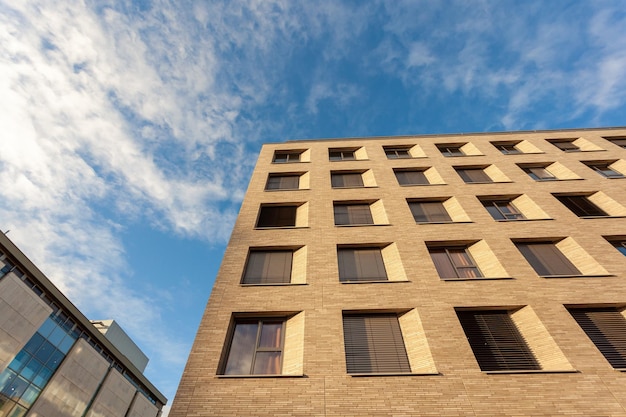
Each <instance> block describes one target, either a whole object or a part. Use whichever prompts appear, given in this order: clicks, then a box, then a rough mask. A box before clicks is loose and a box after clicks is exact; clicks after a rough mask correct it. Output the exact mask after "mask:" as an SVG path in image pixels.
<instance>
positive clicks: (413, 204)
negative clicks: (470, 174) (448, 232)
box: [407, 199, 454, 224]
mask: <svg viewBox="0 0 626 417" xmlns="http://www.w3.org/2000/svg"><path fill="white" fill-rule="evenodd" d="M444 203H445V200H441V199H427V200H423V199H419V200H411V199H409V200H407V204H408V205H409V210H410V211H411V214H412V215H413V220H415V223H418V224H427V223H454V220H453V219H452V217H451V216H450V213H449V212H448V210H446V207H445V206H444ZM424 204H425V205H433V204H437V205H438V206H440V210H439V209H438V210H424V209H423V207H422V205H424ZM418 207H419V211H420V212H421V213H419V212H418V213H416V211H418ZM443 214H445V216H444V217H445V218H442V219H438V218H433V219H430V218H429V215H434V216H435V217H436V216H439V215H443ZM420 215H421V216H424V220H418V218H417V216H420Z"/></svg>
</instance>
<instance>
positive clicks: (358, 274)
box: [337, 247, 388, 282]
mask: <svg viewBox="0 0 626 417" xmlns="http://www.w3.org/2000/svg"><path fill="white" fill-rule="evenodd" d="M337 262H338V266H339V281H340V282H351V281H387V280H388V277H387V271H386V269H385V263H384V262H383V255H382V252H381V249H380V248H379V247H363V248H361V247H359V248H345V247H344V248H342V247H340V248H337Z"/></svg>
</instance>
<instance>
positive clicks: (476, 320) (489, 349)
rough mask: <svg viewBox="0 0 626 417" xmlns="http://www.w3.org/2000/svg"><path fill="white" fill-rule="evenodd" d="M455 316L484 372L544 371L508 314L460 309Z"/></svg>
mask: <svg viewBox="0 0 626 417" xmlns="http://www.w3.org/2000/svg"><path fill="white" fill-rule="evenodd" d="M456 314H457V316H458V318H459V321H460V323H461V326H462V327H463V331H464V332H465V336H466V337H467V341H468V342H469V344H470V347H471V348H472V351H473V352H474V356H475V357H476V361H477V362H478V365H479V366H480V369H481V370H482V371H523V370H539V369H541V366H540V365H539V363H538V362H537V360H536V359H535V357H534V356H533V354H532V352H531V350H530V348H529V347H528V345H527V344H526V342H525V341H524V338H523V337H522V335H521V333H520V332H519V330H518V329H517V327H516V326H515V323H514V322H513V320H512V319H511V316H510V315H509V312H508V311H506V310H487V311H459V310H457V312H456Z"/></svg>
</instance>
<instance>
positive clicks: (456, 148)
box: [435, 143, 467, 158]
mask: <svg viewBox="0 0 626 417" xmlns="http://www.w3.org/2000/svg"><path fill="white" fill-rule="evenodd" d="M465 145H467V144H466V143H460V144H459V143H438V144H436V145H435V146H437V149H438V150H439V152H441V154H442V155H443V156H445V157H446V158H450V157H455V156H467V154H466V153H465V152H463V150H462V149H461V148H462V147H463V146H465Z"/></svg>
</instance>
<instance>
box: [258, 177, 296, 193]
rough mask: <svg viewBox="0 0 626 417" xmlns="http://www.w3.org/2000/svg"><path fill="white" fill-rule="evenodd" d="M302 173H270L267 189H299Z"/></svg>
mask: <svg viewBox="0 0 626 417" xmlns="http://www.w3.org/2000/svg"><path fill="white" fill-rule="evenodd" d="M301 175H302V174H270V175H269V176H268V177H267V183H266V184H265V189H266V190H268V191H269V190H297V189H298V188H300V176H301Z"/></svg>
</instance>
